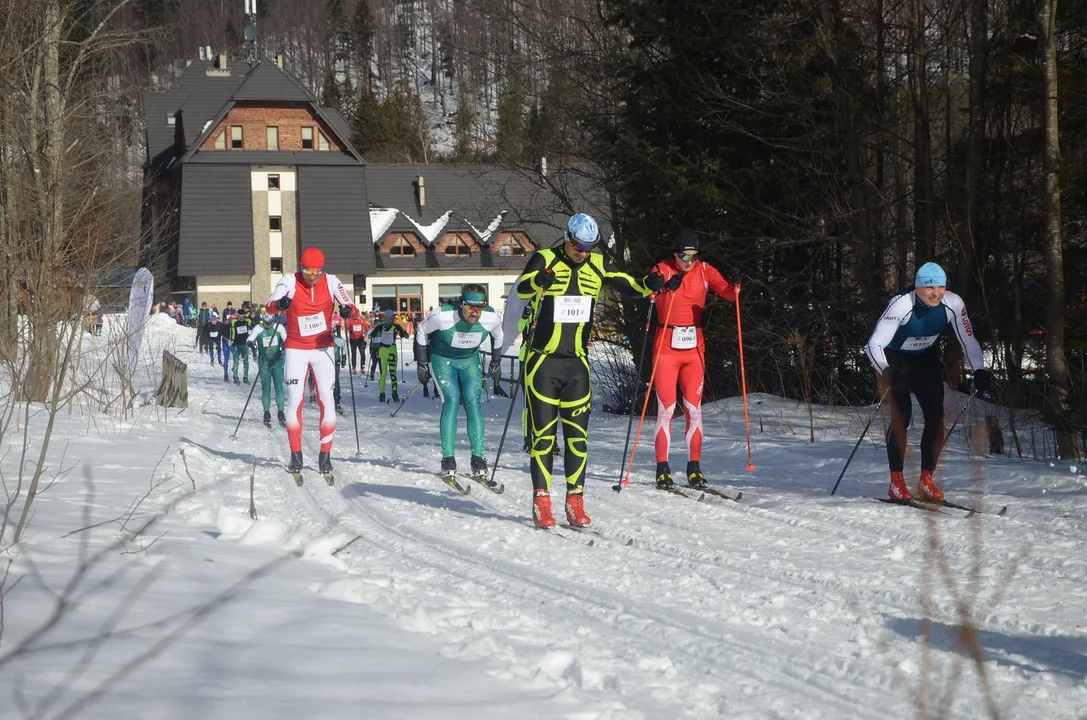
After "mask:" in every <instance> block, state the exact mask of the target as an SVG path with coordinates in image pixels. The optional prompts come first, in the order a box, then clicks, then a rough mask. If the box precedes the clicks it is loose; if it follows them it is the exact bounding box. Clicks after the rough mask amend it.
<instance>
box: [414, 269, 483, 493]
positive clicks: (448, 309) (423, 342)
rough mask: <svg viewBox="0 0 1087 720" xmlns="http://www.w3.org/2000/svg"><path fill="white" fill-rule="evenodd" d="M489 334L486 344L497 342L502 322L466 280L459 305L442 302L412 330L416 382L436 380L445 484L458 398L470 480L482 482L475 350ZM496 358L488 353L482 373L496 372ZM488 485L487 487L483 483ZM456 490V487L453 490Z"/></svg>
mask: <svg viewBox="0 0 1087 720" xmlns="http://www.w3.org/2000/svg"><path fill="white" fill-rule="evenodd" d="M488 336H490V338H491V347H492V348H493V349H497V348H499V347H501V346H502V321H501V319H500V318H499V317H498V313H496V312H495V311H494V308H492V307H491V306H490V305H488V304H487V291H486V290H485V289H484V288H483V286H482V285H477V284H474V283H473V284H469V285H465V286H464V287H463V289H462V290H461V302H460V307H457V306H455V305H443V306H441V307H440V308H438V309H437V310H433V311H431V312H430V313H428V314H427V316H426V317H425V318H424V319H423V322H422V323H420V324H419V331H418V332H417V333H416V334H415V347H414V351H415V362H416V364H417V372H418V375H419V382H420V383H422V384H423V385H426V384H427V383H428V382H430V377H431V373H433V376H434V379H435V380H437V387H438V392H439V393H440V396H441V399H442V420H441V433H442V470H441V476H442V479H443V480H445V482H447V483H450V484H453V485H455V484H456V474H457V460H456V458H455V457H454V455H453V452H454V449H455V447H456V444H457V424H458V423H457V415H458V414H459V413H460V406H461V402H462V401H463V403H464V412H465V414H466V415H467V416H468V440H469V442H470V443H471V445H472V479H473V480H476V481H477V482H480V483H482V484H484V485H486V484H487V460H486V459H485V458H484V457H483V451H484V449H483V410H482V409H481V408H480V398H481V396H482V391H483V377H484V375H483V369H482V367H481V366H480V360H479V348H480V346H481V345H482V344H483V341H484V340H486V339H487V337H488ZM500 362H501V357H500V356H499V355H498V354H497V353H493V354H492V359H491V363H490V367H489V368H488V369H487V377H492V376H494V375H497V374H498V370H499V363H500ZM488 487H490V486H488ZM458 489H459V488H458ZM491 489H492V490H494V489H496V488H493V487H492V488H491Z"/></svg>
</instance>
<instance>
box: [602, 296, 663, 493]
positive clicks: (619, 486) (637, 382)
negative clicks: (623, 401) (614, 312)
mask: <svg viewBox="0 0 1087 720" xmlns="http://www.w3.org/2000/svg"><path fill="white" fill-rule="evenodd" d="M654 304H655V303H654V301H653V300H650V301H649V312H648V313H647V314H646V316H645V340H644V341H643V342H642V355H641V357H640V358H638V375H637V376H636V377H635V378H634V395H632V396H631V398H630V420H629V421H628V422H627V440H626V442H625V443H624V444H623V461H622V462H621V463H619V482H618V483H616V484H615V485H612V486H611V489H612V490H614V491H615V492H622V491H623V468H624V466H626V464H627V450H629V449H630V431H631V429H632V428H633V427H634V409H635V408H636V407H638V388H640V387H641V385H642V365H643V364H644V363H645V349H646V348H647V347H649V343H651V342H652V340H651V339H650V337H649V325H650V323H651V322H653V306H654ZM646 392H651V389H650V388H647V389H646Z"/></svg>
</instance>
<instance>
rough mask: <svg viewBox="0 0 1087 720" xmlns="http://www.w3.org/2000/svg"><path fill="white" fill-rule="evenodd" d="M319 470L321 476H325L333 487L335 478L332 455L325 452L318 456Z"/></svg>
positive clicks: (326, 480)
mask: <svg viewBox="0 0 1087 720" xmlns="http://www.w3.org/2000/svg"><path fill="white" fill-rule="evenodd" d="M317 469H318V470H320V471H321V474H322V475H324V476H325V482H326V483H328V484H329V485H331V484H332V483H333V482H335V478H334V477H333V476H332V453H331V452H323V453H321V454H320V455H318V456H317Z"/></svg>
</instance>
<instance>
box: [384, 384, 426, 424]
mask: <svg viewBox="0 0 1087 720" xmlns="http://www.w3.org/2000/svg"><path fill="white" fill-rule="evenodd" d="M421 386H422V383H420V382H417V383H415V387H413V388H412V389H411V392H410V393H408V396H407V397H406V398H404V399H403V400H401V401H400V405H399V406H398V407H397V408H396V410H393V411H392V412H391V413H389V417H396V414H397V413H398V412H400V408H402V407H404V403H406V402H407V401H408V400H410V399H411V396H412V395H414V394H415V391H416V390H418V389H419V388H420V387H421Z"/></svg>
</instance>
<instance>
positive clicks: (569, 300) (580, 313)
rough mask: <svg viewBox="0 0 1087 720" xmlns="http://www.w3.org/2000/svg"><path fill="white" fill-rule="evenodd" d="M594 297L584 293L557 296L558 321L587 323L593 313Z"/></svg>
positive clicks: (556, 320)
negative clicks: (583, 294)
mask: <svg viewBox="0 0 1087 720" xmlns="http://www.w3.org/2000/svg"><path fill="white" fill-rule="evenodd" d="M592 310H593V299H592V298H590V297H584V296H582V295H572V296H571V295H559V296H558V297H556V298H555V314H554V321H555V322H556V323H587V322H589V318H590V316H591V315H592Z"/></svg>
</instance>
